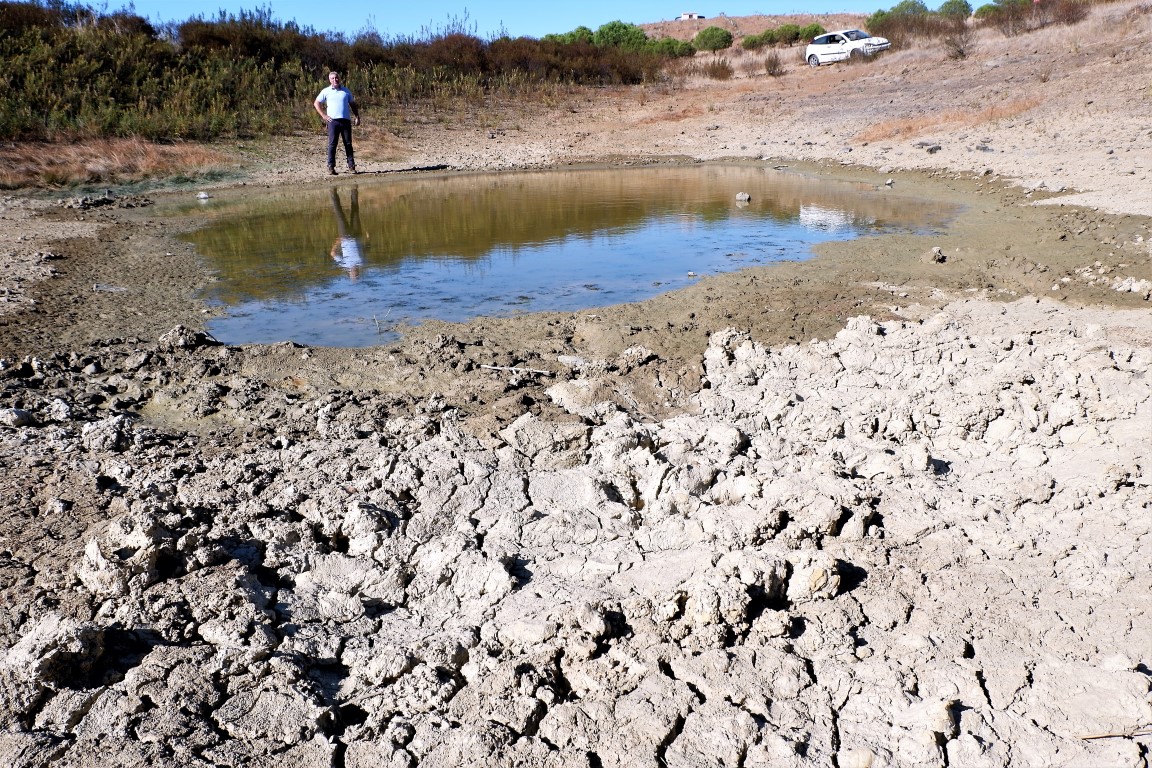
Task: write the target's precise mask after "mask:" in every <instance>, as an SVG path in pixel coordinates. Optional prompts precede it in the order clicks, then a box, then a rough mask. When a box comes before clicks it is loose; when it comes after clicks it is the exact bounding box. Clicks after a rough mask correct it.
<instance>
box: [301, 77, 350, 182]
mask: <svg viewBox="0 0 1152 768" xmlns="http://www.w3.org/2000/svg"><path fill="white" fill-rule="evenodd" d="M328 82H329V83H331V85H329V86H328V87H327V88H325V89H324V90H322V91H320V95H319V96H317V97H316V102H315V103H314V104H313V105H312V106H314V107H315V108H316V113H317V114H318V115H320V117H321V118H323V120H324V122H325V123H327V124H328V173H330V174H332V175H333V176H335V175H336V142H337V141H343V142H344V154H345V155H346V156H347V158H348V170H349V171H351V172H352V173H356V160H355V159H354V158H353V157H352V126H353V125H360V107H359V106H358V105H357V104H356V99H355V98H353V96H352V92H351V91H349V90H348V89H347V88H345V87H344V86H342V85H340V75H339V74H337V73H335V72H329V73H328Z"/></svg>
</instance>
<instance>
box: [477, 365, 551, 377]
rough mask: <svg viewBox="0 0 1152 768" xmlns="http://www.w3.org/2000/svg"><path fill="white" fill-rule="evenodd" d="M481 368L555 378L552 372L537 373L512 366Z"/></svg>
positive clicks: (483, 366) (534, 370) (486, 366)
mask: <svg viewBox="0 0 1152 768" xmlns="http://www.w3.org/2000/svg"><path fill="white" fill-rule="evenodd" d="M480 367H481V368H487V369H488V370H489V371H511V372H512V373H538V374H540V375H541V376H555V375H556V374H554V373H552V371H538V370H536V369H535V368H517V367H516V366H514V365H482V366H480Z"/></svg>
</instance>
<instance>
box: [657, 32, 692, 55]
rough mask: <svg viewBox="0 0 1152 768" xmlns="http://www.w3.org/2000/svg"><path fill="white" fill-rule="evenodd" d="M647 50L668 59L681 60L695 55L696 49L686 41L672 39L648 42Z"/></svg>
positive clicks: (665, 38)
mask: <svg viewBox="0 0 1152 768" xmlns="http://www.w3.org/2000/svg"><path fill="white" fill-rule="evenodd" d="M648 50H650V51H652V52H653V53H655V54H657V55H658V56H663V57H665V58H669V59H681V58H685V57H687V56H692V55H694V54H695V53H696V48H695V46H693V45H692V43H690V42H688V41H687V40H677V39H676V38H674V37H662V38H660V39H659V40H650V41H648Z"/></svg>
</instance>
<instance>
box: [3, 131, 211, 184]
mask: <svg viewBox="0 0 1152 768" xmlns="http://www.w3.org/2000/svg"><path fill="white" fill-rule="evenodd" d="M230 165H233V161H232V160H231V159H229V158H228V157H227V156H225V155H224V154H223V153H222V152H219V151H217V150H215V149H213V148H211V147H206V146H203V145H199V144H183V143H177V144H155V143H152V142H147V141H143V140H141V139H90V140H85V141H78V142H73V143H68V144H63V143H44V142H36V143H22V144H17V143H9V144H4V145H2V146H0V188H3V189H16V188H19V187H56V188H62V187H71V186H76V185H80V184H103V183H109V184H111V183H117V184H119V183H125V182H131V181H139V180H141V179H148V178H159V177H172V176H181V175H191V174H200V173H205V172H208V171H214V170H221V169H223V168H225V167H228V166H230Z"/></svg>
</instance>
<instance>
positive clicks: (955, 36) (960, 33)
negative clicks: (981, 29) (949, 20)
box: [944, 21, 976, 61]
mask: <svg viewBox="0 0 1152 768" xmlns="http://www.w3.org/2000/svg"><path fill="white" fill-rule="evenodd" d="M975 49H976V34H975V32H974V31H973V30H972V28H971V27H969V26H968V25H967V24H965V23H964V22H963V21H961V22H960V23H959V24H957V25H956V28H955V30H954V31H953V32H952V33H951V34H948V35H945V36H944V52H945V54H947V56H948V58H950V59H953V60H956V61H959V60H962V59H966V58H968V57H969V56H971V55H972V53H973V51H975Z"/></svg>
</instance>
